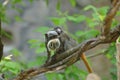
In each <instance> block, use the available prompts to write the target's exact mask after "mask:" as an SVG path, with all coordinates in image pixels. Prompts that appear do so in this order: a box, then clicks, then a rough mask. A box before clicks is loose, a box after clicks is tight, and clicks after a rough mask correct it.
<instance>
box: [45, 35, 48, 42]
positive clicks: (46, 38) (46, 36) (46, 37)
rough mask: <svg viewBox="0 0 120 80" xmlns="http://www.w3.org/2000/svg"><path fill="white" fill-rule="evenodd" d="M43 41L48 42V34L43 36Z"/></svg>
mask: <svg viewBox="0 0 120 80" xmlns="http://www.w3.org/2000/svg"><path fill="white" fill-rule="evenodd" d="M45 41H48V34H47V33H46V34H45Z"/></svg>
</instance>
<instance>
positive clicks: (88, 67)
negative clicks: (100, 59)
mask: <svg viewBox="0 0 120 80" xmlns="http://www.w3.org/2000/svg"><path fill="white" fill-rule="evenodd" d="M80 57H81V59H82V60H83V62H84V64H85V66H86V68H87V70H88V72H89V73H92V72H93V70H92V68H91V67H90V64H89V63H88V61H87V58H86V56H85V54H84V53H82V55H81V56H80Z"/></svg>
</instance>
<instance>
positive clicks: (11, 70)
mask: <svg viewBox="0 0 120 80" xmlns="http://www.w3.org/2000/svg"><path fill="white" fill-rule="evenodd" d="M29 1H30V2H31V3H32V2H33V0H29ZM11 3H12V5H11V7H12V9H16V8H15V5H16V4H23V3H22V0H12V1H11ZM46 3H47V5H49V0H46ZM70 4H71V5H72V6H73V7H75V5H76V1H75V0H70ZM61 5H62V4H61V3H60V0H58V2H57V4H56V9H57V10H56V11H57V13H58V17H50V18H49V20H51V21H52V22H53V23H54V25H56V26H57V25H61V26H64V28H65V29H66V31H68V28H69V27H68V26H67V22H72V23H76V24H80V23H81V22H85V23H86V26H88V27H85V30H77V31H76V32H75V33H73V34H70V36H71V37H73V38H74V39H76V40H77V41H78V42H79V43H80V42H82V41H84V40H87V39H90V38H92V37H96V36H97V35H99V34H100V31H99V30H97V29H96V28H98V26H97V25H99V27H101V26H100V23H102V22H103V19H104V17H105V15H106V13H107V10H108V7H106V6H105V7H101V8H96V7H94V6H92V5H88V6H86V7H85V8H84V9H83V11H87V10H92V11H93V12H92V14H91V17H89V16H86V15H81V14H73V15H69V14H68V13H69V12H67V11H66V12H61V11H60V7H61ZM0 7H2V6H1V4H0ZM5 10H6V8H1V12H2V13H1V14H0V16H2V21H4V22H6V23H7V22H8V21H7V19H6V15H5V14H4V13H5ZM18 11H19V12H20V10H19V9H18ZM117 15H120V12H118V14H117ZM16 20H17V21H19V20H20V18H19V17H16ZM117 23H118V22H117V21H116V20H114V21H113V24H112V26H115V25H116V24H117ZM48 30H49V28H48V27H46V26H43V27H39V28H38V29H36V30H35V31H36V32H39V33H40V34H42V36H44V33H45V32H46V31H48ZM3 34H5V33H3ZM5 35H6V36H8V35H7V34H5ZM28 44H30V48H34V49H35V53H37V54H36V55H37V57H36V59H34V60H33V61H30V62H26V61H25V62H21V61H19V60H17V59H15V60H12V59H13V58H11V55H9V56H7V57H4V58H3V59H2V61H1V62H0V73H4V74H5V75H6V78H11V76H16V75H17V74H18V73H19V72H20V71H21V70H24V69H26V68H27V69H28V68H31V67H35V66H40V65H42V64H43V63H44V62H45V60H46V56H43V55H42V54H41V53H45V52H46V49H45V44H44V42H43V41H42V40H37V39H31V40H29V41H28ZM114 44H115V43H112V44H110V47H109V48H108V52H107V53H106V57H107V58H108V59H110V60H111V63H112V64H113V65H114V66H113V67H114V68H111V70H110V74H111V76H112V80H116V77H117V76H116V67H115V63H116V60H115V57H114V55H115V51H116V50H115V45H114ZM11 53H12V55H13V56H14V57H20V56H23V55H24V54H22V53H21V52H20V51H18V50H17V49H13V50H12V51H11ZM26 63H27V65H26ZM86 75H87V72H86V71H84V70H82V69H80V68H79V67H78V66H76V65H72V66H70V67H68V68H66V69H65V70H64V71H61V72H52V73H46V74H45V76H46V78H47V80H85V77H86Z"/></svg>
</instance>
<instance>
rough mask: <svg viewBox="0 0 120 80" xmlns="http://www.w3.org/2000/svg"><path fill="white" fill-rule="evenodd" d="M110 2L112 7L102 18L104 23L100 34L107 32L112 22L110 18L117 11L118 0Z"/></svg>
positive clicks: (119, 3)
mask: <svg viewBox="0 0 120 80" xmlns="http://www.w3.org/2000/svg"><path fill="white" fill-rule="evenodd" d="M112 4H113V6H112V8H111V9H110V10H109V11H108V13H107V15H106V17H105V19H104V23H103V27H102V36H105V35H108V34H109V31H110V27H111V24H112V19H113V18H114V16H115V15H116V12H117V11H118V9H119V6H120V0H113V2H112Z"/></svg>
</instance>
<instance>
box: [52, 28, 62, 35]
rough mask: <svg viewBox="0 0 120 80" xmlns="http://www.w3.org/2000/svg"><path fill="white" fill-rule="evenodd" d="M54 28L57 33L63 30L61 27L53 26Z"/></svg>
mask: <svg viewBox="0 0 120 80" xmlns="http://www.w3.org/2000/svg"><path fill="white" fill-rule="evenodd" d="M54 30H55V31H56V32H57V33H58V34H61V33H62V32H63V30H62V28H61V27H55V28H54Z"/></svg>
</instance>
